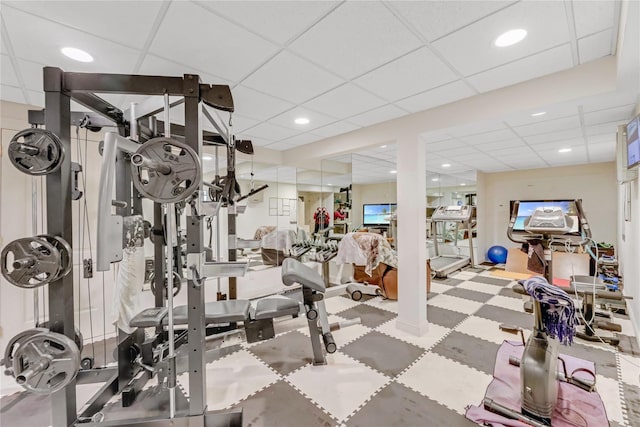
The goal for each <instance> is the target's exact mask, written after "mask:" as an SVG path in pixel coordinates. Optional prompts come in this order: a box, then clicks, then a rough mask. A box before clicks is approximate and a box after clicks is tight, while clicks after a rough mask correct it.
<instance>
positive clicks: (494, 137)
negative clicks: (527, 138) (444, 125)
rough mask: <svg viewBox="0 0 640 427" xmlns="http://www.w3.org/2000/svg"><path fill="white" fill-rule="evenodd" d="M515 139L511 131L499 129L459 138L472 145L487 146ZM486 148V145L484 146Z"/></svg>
mask: <svg viewBox="0 0 640 427" xmlns="http://www.w3.org/2000/svg"><path fill="white" fill-rule="evenodd" d="M514 137H515V135H514V133H513V132H512V131H511V130H510V129H499V130H494V131H491V132H483V133H476V134H473V135H465V136H461V137H459V139H461V140H462V141H464V142H466V143H467V144H470V145H479V144H485V143H488V142H495V141H504V140H508V139H509V140H510V139H513V138H514ZM483 147H484V145H483Z"/></svg>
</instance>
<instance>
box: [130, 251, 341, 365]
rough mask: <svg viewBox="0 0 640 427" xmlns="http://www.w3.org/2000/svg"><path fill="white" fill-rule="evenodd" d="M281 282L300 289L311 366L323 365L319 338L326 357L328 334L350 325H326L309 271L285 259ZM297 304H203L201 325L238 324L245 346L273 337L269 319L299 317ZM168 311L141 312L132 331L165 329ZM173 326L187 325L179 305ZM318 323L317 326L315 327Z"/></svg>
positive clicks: (318, 283) (321, 287) (316, 280)
mask: <svg viewBox="0 0 640 427" xmlns="http://www.w3.org/2000/svg"><path fill="white" fill-rule="evenodd" d="M282 281H283V283H284V284H285V285H286V286H292V285H294V284H296V283H299V284H300V285H302V296H303V301H302V304H303V307H304V309H305V312H306V316H307V322H308V324H309V332H310V337H311V345H312V348H313V363H314V365H324V364H326V359H325V356H324V354H323V352H322V347H321V343H320V337H321V336H322V340H323V341H324V347H325V349H326V351H327V353H333V352H335V351H336V349H337V346H336V344H335V341H334V339H333V336H332V334H331V331H332V330H335V329H339V328H340V327H345V326H349V325H351V324H353V322H349V323H348V324H347V323H343V324H340V325H329V323H328V320H327V313H326V310H325V308H324V301H323V299H324V293H325V290H326V288H325V284H324V279H323V278H322V276H320V275H319V274H318V273H317V272H316V271H314V270H313V269H311V268H309V267H307V266H305V265H304V264H302V263H301V262H299V261H297V260H294V259H291V258H287V259H285V261H284V262H283V264H282ZM300 311H301V307H300V302H299V301H296V300H294V299H291V298H266V299H262V300H259V301H258V302H257V303H256V308H255V310H252V307H251V302H250V301H248V300H223V301H212V302H208V303H205V304H204V314H205V324H206V325H218V326H219V325H223V324H232V323H238V322H242V324H243V326H244V330H245V333H246V337H247V342H250V343H252V342H257V341H263V340H267V339H270V338H273V337H274V336H275V331H274V327H273V319H274V318H276V317H282V316H289V315H293V316H296V315H298V314H299V313H300ZM168 314H169V309H168V308H167V307H153V308H148V309H146V310H143V311H142V312H140V313H138V314H137V315H136V316H134V318H133V319H131V321H130V323H129V324H130V325H131V326H132V327H138V328H157V327H160V326H167V325H168ZM173 323H174V325H187V324H188V307H187V306H186V305H181V306H178V307H175V308H174V309H173ZM318 323H320V325H318Z"/></svg>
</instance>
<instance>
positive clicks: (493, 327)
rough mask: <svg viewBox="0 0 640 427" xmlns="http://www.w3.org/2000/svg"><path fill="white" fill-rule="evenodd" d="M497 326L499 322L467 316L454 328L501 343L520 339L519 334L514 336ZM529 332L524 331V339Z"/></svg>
mask: <svg viewBox="0 0 640 427" xmlns="http://www.w3.org/2000/svg"><path fill="white" fill-rule="evenodd" d="M499 326H500V322H495V321H493V320H489V319H484V318H482V317H476V316H469V317H467V318H466V319H464V320H463V321H462V322H461V323H460V324H459V325H458V326H456V327H455V330H456V331H458V332H462V333H464V334H467V335H471V336H474V337H476V338H480V339H483V340H486V341H491V342H493V343H496V344H502V342H503V341H504V340H508V341H519V340H520V338H519V335H517V336H516V335H513V334H508V333H506V332H503V331H501V330H500V328H499ZM529 334H530V331H529V330H525V331H524V336H525V340H526V338H527V337H528V336H529Z"/></svg>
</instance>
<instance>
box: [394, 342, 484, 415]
mask: <svg viewBox="0 0 640 427" xmlns="http://www.w3.org/2000/svg"><path fill="white" fill-rule="evenodd" d="M492 378H493V377H492V376H491V375H487V374H485V373H483V372H480V371H477V370H475V369H473V368H471V367H469V366H466V365H462V364H460V363H457V362H454V361H453V360H450V359H447V358H446V357H443V356H440V355H439V354H435V353H427V354H426V355H425V356H424V357H423V358H422V359H420V360H419V361H418V362H416V364H414V365H413V366H412V367H411V368H409V369H407V370H406V371H405V372H404V373H403V374H402V375H400V377H398V380H397V381H398V382H400V383H402V384H404V385H406V386H407V387H409V388H411V389H413V390H415V391H417V392H418V393H420V394H422V395H424V396H426V397H428V398H429V399H432V400H435V401H436V402H438V403H440V404H441V405H444V406H446V407H448V408H450V409H451V410H453V411H456V412H458V413H459V414H464V413H465V407H466V406H467V405H469V404H478V403H479V402H481V401H482V398H483V397H484V393H485V391H486V389H487V386H488V385H489V383H490V382H491V380H492Z"/></svg>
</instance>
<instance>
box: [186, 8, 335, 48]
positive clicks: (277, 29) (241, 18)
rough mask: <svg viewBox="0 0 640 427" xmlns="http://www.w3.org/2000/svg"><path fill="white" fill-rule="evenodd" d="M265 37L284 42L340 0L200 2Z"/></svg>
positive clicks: (280, 42)
mask: <svg viewBox="0 0 640 427" xmlns="http://www.w3.org/2000/svg"><path fill="white" fill-rule="evenodd" d="M197 3H198V4H201V5H203V6H204V7H206V8H207V9H209V10H211V11H212V12H215V13H217V14H219V15H222V16H224V17H225V18H227V19H229V20H231V21H233V22H235V23H236V24H238V25H240V26H243V27H244V28H247V29H251V30H252V31H254V32H256V33H258V34H260V35H262V36H263V37H265V38H267V39H268V40H271V41H273V42H276V43H278V44H284V43H285V42H287V41H289V40H290V39H291V38H293V37H294V36H296V35H298V34H300V33H301V32H302V31H303V30H305V29H306V28H308V27H309V26H310V25H312V24H313V23H314V22H315V21H317V20H319V19H320V18H321V17H322V16H323V15H325V14H326V13H327V12H329V10H331V9H332V8H334V7H335V6H336V5H337V4H338V3H339V2H337V1H305V2H294V1H268V2H266V1H215V2H212V1H208V2H205V1H202V2H197Z"/></svg>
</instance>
